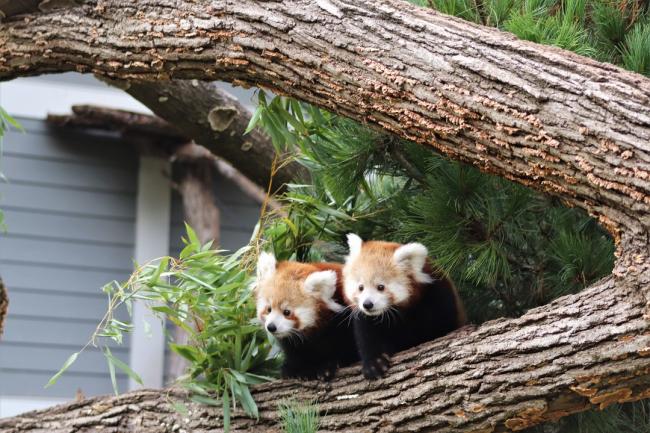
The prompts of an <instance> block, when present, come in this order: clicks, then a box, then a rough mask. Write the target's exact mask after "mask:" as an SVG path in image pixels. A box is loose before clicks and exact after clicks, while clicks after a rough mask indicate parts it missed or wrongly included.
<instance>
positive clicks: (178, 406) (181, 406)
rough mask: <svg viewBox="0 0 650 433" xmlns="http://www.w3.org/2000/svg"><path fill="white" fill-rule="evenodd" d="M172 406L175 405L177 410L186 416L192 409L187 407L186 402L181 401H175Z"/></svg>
mask: <svg viewBox="0 0 650 433" xmlns="http://www.w3.org/2000/svg"><path fill="white" fill-rule="evenodd" d="M172 406H173V408H174V410H175V411H176V412H178V413H179V414H180V415H181V416H184V417H186V416H188V415H189V414H190V411H189V409H188V408H187V406H186V405H185V404H184V403H182V402H180V401H173V402H172Z"/></svg>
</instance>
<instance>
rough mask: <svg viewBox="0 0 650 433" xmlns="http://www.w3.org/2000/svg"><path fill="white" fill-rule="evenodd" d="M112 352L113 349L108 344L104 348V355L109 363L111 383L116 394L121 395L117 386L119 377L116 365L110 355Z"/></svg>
mask: <svg viewBox="0 0 650 433" xmlns="http://www.w3.org/2000/svg"><path fill="white" fill-rule="evenodd" d="M110 353H111V349H109V348H108V346H106V347H105V348H104V356H105V358H106V363H107V364H108V372H109V374H110V376H111V384H112V385H113V392H114V393H115V395H119V393H120V391H119V389H118V388H117V378H116V377H115V365H113V362H112V361H111V358H110V357H109V356H108V355H109V354H110Z"/></svg>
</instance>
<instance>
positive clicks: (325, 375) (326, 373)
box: [317, 367, 336, 382]
mask: <svg viewBox="0 0 650 433" xmlns="http://www.w3.org/2000/svg"><path fill="white" fill-rule="evenodd" d="M335 374H336V367H327V368H325V369H324V370H322V371H320V372H318V376H317V377H318V380H322V381H323V382H329V381H331V380H332V379H334V375H335Z"/></svg>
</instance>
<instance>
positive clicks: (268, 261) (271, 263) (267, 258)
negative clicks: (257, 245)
mask: <svg viewBox="0 0 650 433" xmlns="http://www.w3.org/2000/svg"><path fill="white" fill-rule="evenodd" d="M276 265H277V261H276V260H275V256H274V255H273V254H272V253H267V252H262V253H261V254H260V256H259V258H258V259H257V280H258V281H262V280H265V279H267V278H270V277H272V276H273V275H274V274H275V267H276Z"/></svg>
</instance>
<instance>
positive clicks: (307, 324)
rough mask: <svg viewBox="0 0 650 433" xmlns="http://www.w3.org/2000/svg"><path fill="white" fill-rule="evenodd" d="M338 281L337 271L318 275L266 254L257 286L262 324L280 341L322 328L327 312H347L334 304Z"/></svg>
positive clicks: (304, 265) (310, 268)
mask: <svg viewBox="0 0 650 433" xmlns="http://www.w3.org/2000/svg"><path fill="white" fill-rule="evenodd" d="M336 279H337V276H336V272H334V271H330V270H327V271H318V269H317V268H315V267H313V266H311V265H309V264H307V263H297V262H280V263H279V264H278V263H276V260H275V257H274V256H273V255H272V254H269V253H262V254H261V255H260V258H259V261H258V265H257V285H256V294H257V317H258V319H259V321H260V322H261V324H262V326H263V327H264V329H266V330H267V331H268V332H270V333H271V334H273V335H274V336H275V337H277V338H287V337H290V336H292V335H294V336H300V335H302V334H304V333H305V332H307V331H309V330H310V329H313V328H315V327H316V326H317V325H318V322H319V320H320V319H321V315H322V314H323V311H324V309H327V308H330V309H332V310H334V309H336V308H339V309H342V308H343V307H341V306H339V305H338V304H336V303H335V302H334V301H333V300H332V297H333V296H334V292H335V291H336ZM337 306H338V307H337Z"/></svg>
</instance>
